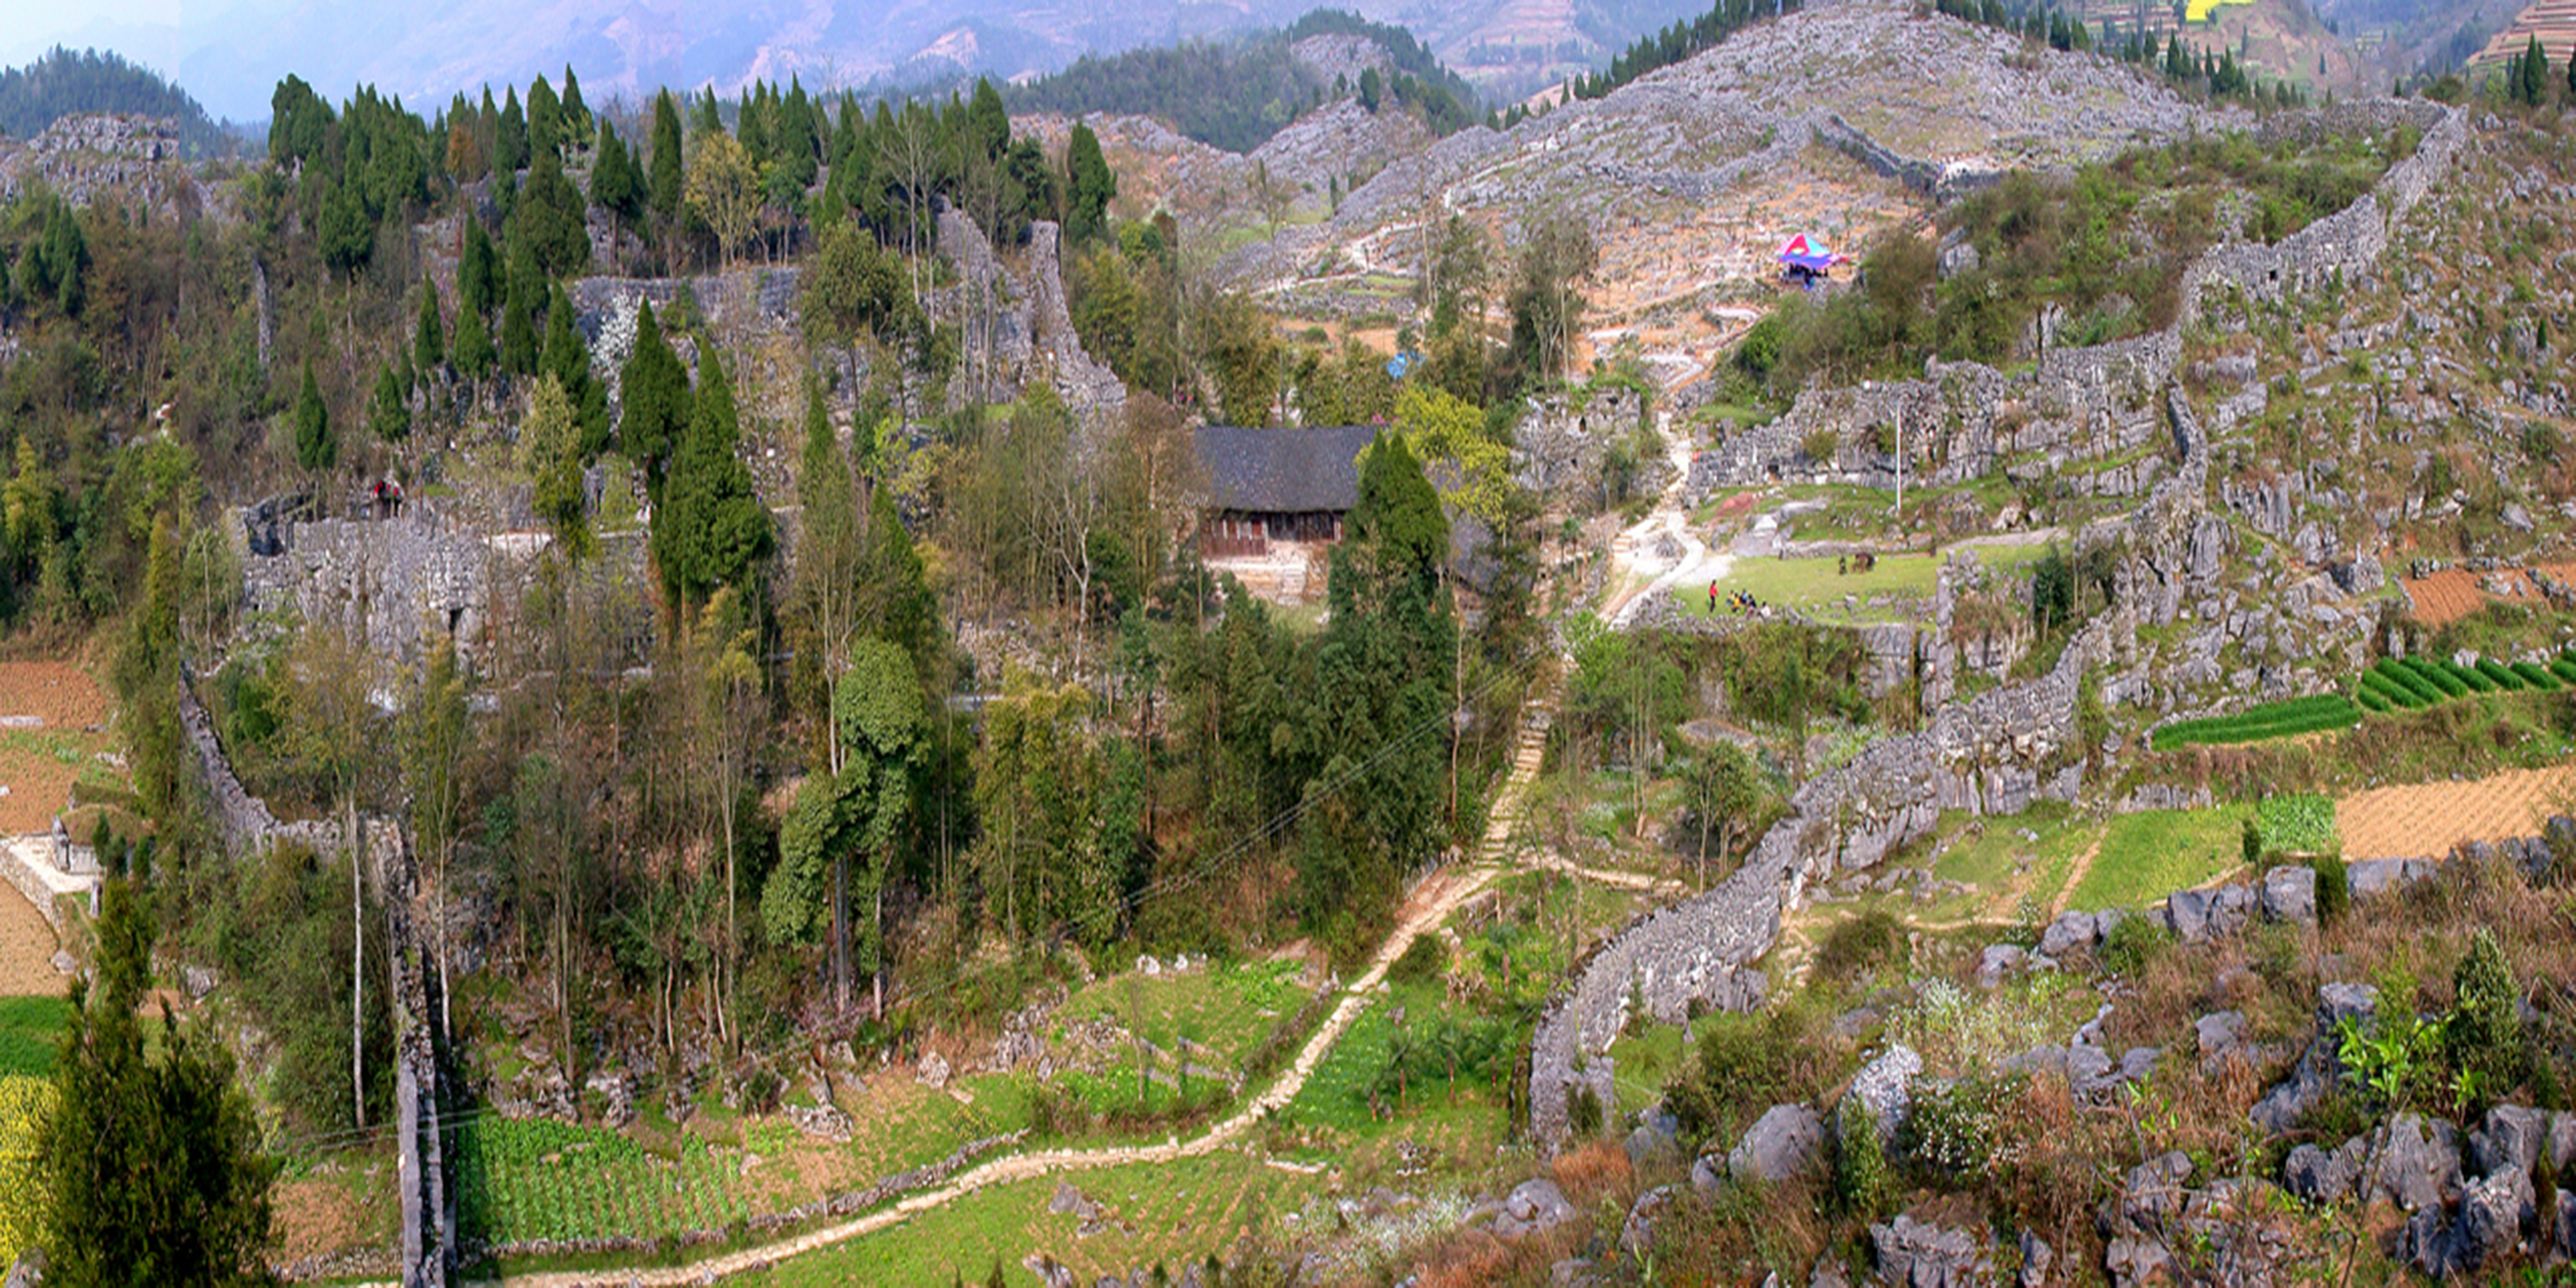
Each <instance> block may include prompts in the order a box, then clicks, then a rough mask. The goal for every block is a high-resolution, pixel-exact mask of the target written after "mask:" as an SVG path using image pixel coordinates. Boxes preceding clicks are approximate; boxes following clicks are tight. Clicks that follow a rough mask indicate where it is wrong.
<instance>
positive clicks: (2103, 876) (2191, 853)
mask: <svg viewBox="0 0 2576 1288" xmlns="http://www.w3.org/2000/svg"><path fill="white" fill-rule="evenodd" d="M2244 818H2245V812H2244V811H2243V810H2226V809H2195V810H2148V811H2145V812H2143V813H2137V814H2122V815H2120V816H2119V817H2117V818H2114V819H2112V820H2111V823H2110V826H2109V827H2108V828H2107V829H2106V830H2105V831H2104V833H2103V836H2102V852H2101V853H2100V854H2099V855H2096V856H2095V857H2094V859H2093V868H2092V870H2091V871H2089V872H2087V873H2086V874H2085V875H2084V879H2083V880H2082V881H2079V882H2077V883H2076V886H2075V890H2074V893H2073V894H2072V895H2070V896H2069V897H2068V899H2067V901H2066V906H2068V907H2070V908H2079V909H2083V910H2085V911H2088V912H2092V911H2099V910H2101V909H2103V908H2143V907H2145V906H2147V905H2148V904H2151V903H2154V902H2155V901H2156V900H2158V899H2162V898H2164V897H2165V896H2166V895H2169V894H2171V893H2173V892H2174V891H2176V890H2187V889H2190V888H2191V887H2193V886H2196V885H2199V884H2201V883H2202V882H2205V881H2208V880H2210V879H2211V878H2213V877H2218V876H2223V875H2225V874H2226V873H2229V872H2232V871H2234V870H2235V869H2236V868H2237V866H2238V865H2239V864H2240V863H2241V862H2242V860H2243V855H2242V852H2241V851H2240V850H2239V848H2238V846H2239V840H2238V832H2239V829H2240V828H2241V827H2242V826H2243V823H2244Z"/></svg>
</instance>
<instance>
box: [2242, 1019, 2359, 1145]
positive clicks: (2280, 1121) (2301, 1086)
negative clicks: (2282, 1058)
mask: <svg viewBox="0 0 2576 1288" xmlns="http://www.w3.org/2000/svg"><path fill="white" fill-rule="evenodd" d="M2378 1009H2379V992H2378V990H2377V989H2374V988H2372V987H2371V986H2369V985H2367V984H2344V983H2335V984H2328V985H2326V986H2324V987H2323V988H2320V989H2318V990H2317V1020H2316V1033H2315V1036H2314V1037H2313V1038H2311V1039H2310V1040H2309V1042H2308V1049H2307V1050H2306V1052H2304V1053H2303V1054H2301V1055H2300V1057H2299V1062H2298V1064H2297V1065H2295V1066H2293V1067H2292V1068H2291V1070H2290V1076H2289V1077H2288V1078H2286V1079H2284V1080H2282V1081H2281V1082H2280V1083H2279V1084H2277V1085H2275V1086H2274V1087H2273V1088H2272V1089H2271V1090H2269V1091H2266V1092H2265V1093H2263V1098H2262V1099H2261V1100H2259V1101H2256V1102H2255V1104H2254V1109H2253V1112H2252V1113H2251V1114H2250V1115H2249V1117H2251V1118H2252V1119H2253V1120H2254V1125H2255V1126H2257V1127H2260V1128H2262V1129H2263V1130H2265V1131H2268V1132H2274V1133H2279V1132H2286V1131H2289V1130H2290V1129H2292V1128H2294V1127H2296V1126H2298V1125H2299V1120H2300V1119H2301V1118H2304V1117H2306V1116H2307V1113H2308V1111H2309V1110H2310V1109H2313V1108H2315V1107H2316V1104H2317V1102H2318V1101H2320V1100H2322V1099H2324V1098H2325V1095H2326V1093H2327V1092H2329V1091H2331V1090H2333V1089H2334V1085H2335V1082H2336V1081H2337V1080H2338V1079H2340V1078H2341V1077H2343V1059H2342V1057H2341V1056H2339V1055H2338V1054H2337V1051H2338V1050H2339V1049H2340V1038H2339V1037H2338V1035H2337V1033H2336V1030H2337V1029H2338V1028H2339V1027H2340V1026H2341V1025H2342V1023H2343V1021H2344V1020H2346V1019H2358V1020H2363V1021H2367V1020H2368V1019H2369V1018H2370V1017H2371V1016H2373V1015H2375V1014H2377V1013H2378Z"/></svg>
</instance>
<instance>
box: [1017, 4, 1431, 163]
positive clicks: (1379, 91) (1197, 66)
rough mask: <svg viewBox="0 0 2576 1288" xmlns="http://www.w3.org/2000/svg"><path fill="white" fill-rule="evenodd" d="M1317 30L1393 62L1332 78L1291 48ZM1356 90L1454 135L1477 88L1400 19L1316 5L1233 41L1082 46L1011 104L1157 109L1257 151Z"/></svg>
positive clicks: (1197, 133) (1367, 102) (1210, 140)
mask: <svg viewBox="0 0 2576 1288" xmlns="http://www.w3.org/2000/svg"><path fill="white" fill-rule="evenodd" d="M1319 35H1351V36H1361V37H1365V38H1367V39H1369V40H1373V41H1375V42H1377V44H1378V45H1379V46H1380V47H1382V48H1383V49H1385V50H1386V52H1387V56H1388V59H1389V63H1390V65H1391V66H1392V67H1393V69H1394V70H1393V71H1392V72H1391V73H1390V74H1388V75H1386V76H1384V77H1383V78H1381V77H1380V76H1379V74H1378V73H1377V71H1376V70H1375V69H1374V68H1372V69H1370V70H1369V71H1368V72H1367V73H1364V74H1363V75H1362V76H1361V77H1360V80H1359V83H1357V84H1326V83H1325V82H1324V81H1323V80H1322V79H1321V78H1319V77H1318V76H1316V75H1315V73H1314V72H1313V71H1312V70H1311V69H1309V68H1307V67H1304V66H1302V65H1300V64H1299V63H1298V61H1297V59H1296V58H1295V56H1294V55H1293V54H1292V53H1291V52H1290V51H1291V49H1292V47H1293V46H1295V45H1296V43H1297V42H1298V41H1300V40H1304V39H1306V38H1307V37H1309V36H1319ZM1346 97H1356V98H1358V99H1359V101H1360V103H1361V105H1362V106H1365V107H1367V108H1368V109H1369V110H1370V111H1372V112H1375V111H1380V110H1383V109H1384V108H1385V106H1386V105H1387V103H1388V101H1389V100H1392V101H1393V103H1394V104H1395V105H1396V106H1397V107H1400V108H1402V109H1404V110H1407V111H1410V112H1413V113H1415V114H1416V115H1419V116H1420V117H1421V118H1422V120H1423V122H1424V123H1425V124H1426V125H1428V126H1430V127H1431V129H1432V131H1433V132H1434V133H1438V134H1448V133H1450V132H1452V131H1454V130H1457V129H1460V128H1462V127H1464V126H1466V125H1468V124H1469V123H1471V122H1472V121H1474V120H1475V119H1476V116H1475V102H1476V93H1475V90H1474V89H1472V88H1471V87H1469V86H1468V84H1467V83H1466V82H1465V81H1463V80H1461V79H1459V78H1458V76H1457V75H1456V74H1455V73H1453V72H1451V71H1449V70H1448V69H1447V68H1445V67H1442V66H1441V65H1440V62H1439V60H1438V59H1437V58H1434V57H1433V56H1432V54H1431V51H1430V49H1429V48H1427V47H1425V46H1424V45H1423V44H1422V42H1420V41H1418V40H1416V39H1414V38H1413V35H1412V33H1410V32H1407V31H1405V30H1404V29H1403V28H1401V27H1391V26H1388V25H1386V24H1384V23H1375V22H1370V21H1368V20H1366V19H1364V18H1359V17H1356V16H1353V15H1351V14H1347V13H1343V12H1340V11H1338V10H1333V9H1318V10H1315V11H1314V12H1312V13H1309V14H1307V15H1306V16H1305V17H1303V18H1300V19H1298V20H1297V21H1296V22H1295V23H1294V24H1292V25H1290V26H1288V27H1286V28H1282V29H1280V30H1276V31H1269V32H1263V33H1260V34H1258V35H1253V36H1247V37H1244V38H1242V39H1240V40H1236V41H1232V42H1217V41H1191V42H1188V43H1185V44H1181V45H1175V46H1172V47H1170V48H1153V49H1131V50H1128V51H1127V52H1125V53H1121V54H1113V55H1108V56H1105V57H1104V56H1100V55H1085V56H1084V57H1082V58H1080V59H1077V60H1076V61H1075V62H1074V64H1073V65H1072V66H1070V67H1067V68H1065V69H1064V70H1063V71H1060V72H1057V73H1056V74H1055V75H1052V76H1049V77H1046V78H1045V79H1042V80H1040V81H1037V82H1036V83H1034V84H1031V85H1027V86H1023V87H1020V88H1018V89H1015V90H1013V91H1012V94H1011V104H1012V106H1013V107H1014V108H1016V109H1019V110H1022V111H1031V112H1061V113H1065V114H1067V115H1072V116H1080V115H1083V114H1086V113H1090V112H1113V113H1120V114H1125V115H1137V116H1157V117H1161V118H1163V119H1165V120H1167V121H1170V122H1171V123H1172V126H1173V128H1175V129H1177V130H1179V131H1180V132H1181V133H1182V134H1184V135H1187V136H1188V137H1190V138H1193V139H1196V140H1198V141H1199V142H1201V143H1205V144H1209V145H1210V146H1213V147H1220V148H1224V149H1226V150H1227V151H1230V152H1250V151H1251V150H1253V149H1254V148H1257V147H1260V146H1261V145H1262V144H1263V143H1264V142H1266V141H1268V140H1269V138H1270V136H1272V135H1274V134H1277V133H1278V132H1279V131H1280V130H1282V129H1284V128H1286V127H1287V126H1288V124H1289V123H1290V122H1292V121H1295V120H1296V119H1297V118H1298V117H1300V116H1303V115H1305V114H1306V113H1307V112H1309V111H1312V110H1314V109H1315V108H1318V107H1321V106H1323V105H1324V104H1325V103H1327V102H1331V101H1334V100H1336V99H1341V98H1346Z"/></svg>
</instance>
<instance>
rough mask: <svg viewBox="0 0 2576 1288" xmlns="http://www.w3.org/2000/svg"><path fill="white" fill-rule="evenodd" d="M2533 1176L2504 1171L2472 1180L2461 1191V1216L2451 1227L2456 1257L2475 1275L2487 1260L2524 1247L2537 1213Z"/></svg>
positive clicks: (2461, 1266)
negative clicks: (2532, 1185)
mask: <svg viewBox="0 0 2576 1288" xmlns="http://www.w3.org/2000/svg"><path fill="white" fill-rule="evenodd" d="M2532 1209H2533V1194H2532V1189H2531V1176H2530V1174H2529V1173H2527V1172H2512V1171H2508V1172H2503V1173H2499V1174H2497V1175H2494V1176H2486V1177H2481V1178H2479V1179H2477V1180H2474V1181H2471V1182H2469V1184H2468V1186H2467V1187H2466V1188H2465V1189H2463V1190H2462V1191H2461V1192H2460V1217H2459V1220H2458V1221H2456V1222H2454V1223H2453V1224H2452V1227H2451V1244H2452V1249H2451V1251H2452V1258H2453V1260H2454V1261H2455V1262H2456V1263H2457V1264H2458V1266H2459V1268H2460V1269H2461V1270H2462V1271H2465V1272H2467V1273H2470V1274H2475V1273H2476V1272H2477V1271H2478V1269H2479V1268H2480V1267H2482V1266H2484V1265H2486V1263H2487V1262H2489V1261H2491V1260H2494V1259H2496V1258H2498V1257H2504V1256H2510V1255H2512V1254H2513V1253H2515V1252H2517V1251H2520V1250H2521V1248H2522V1232H2523V1231H2524V1230H2525V1229H2527V1228H2529V1226H2530V1224H2531V1219H2532V1215H2533V1211H2532Z"/></svg>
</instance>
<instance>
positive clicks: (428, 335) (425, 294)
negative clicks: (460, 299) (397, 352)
mask: <svg viewBox="0 0 2576 1288" xmlns="http://www.w3.org/2000/svg"><path fill="white" fill-rule="evenodd" d="M445 361H447V333H446V331H445V330H444V329H443V328H441V327H440V326H439V324H438V283H437V282H436V281H434V280H432V279H429V278H422V279H421V283H420V322H419V324H418V325H416V326H414V327H413V328H412V333H411V364H412V367H413V368H414V369H415V370H417V371H418V372H419V373H420V374H421V375H423V376H426V375H428V374H429V373H430V372H432V371H436V370H437V369H438V364H440V363H442V362H445Z"/></svg>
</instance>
